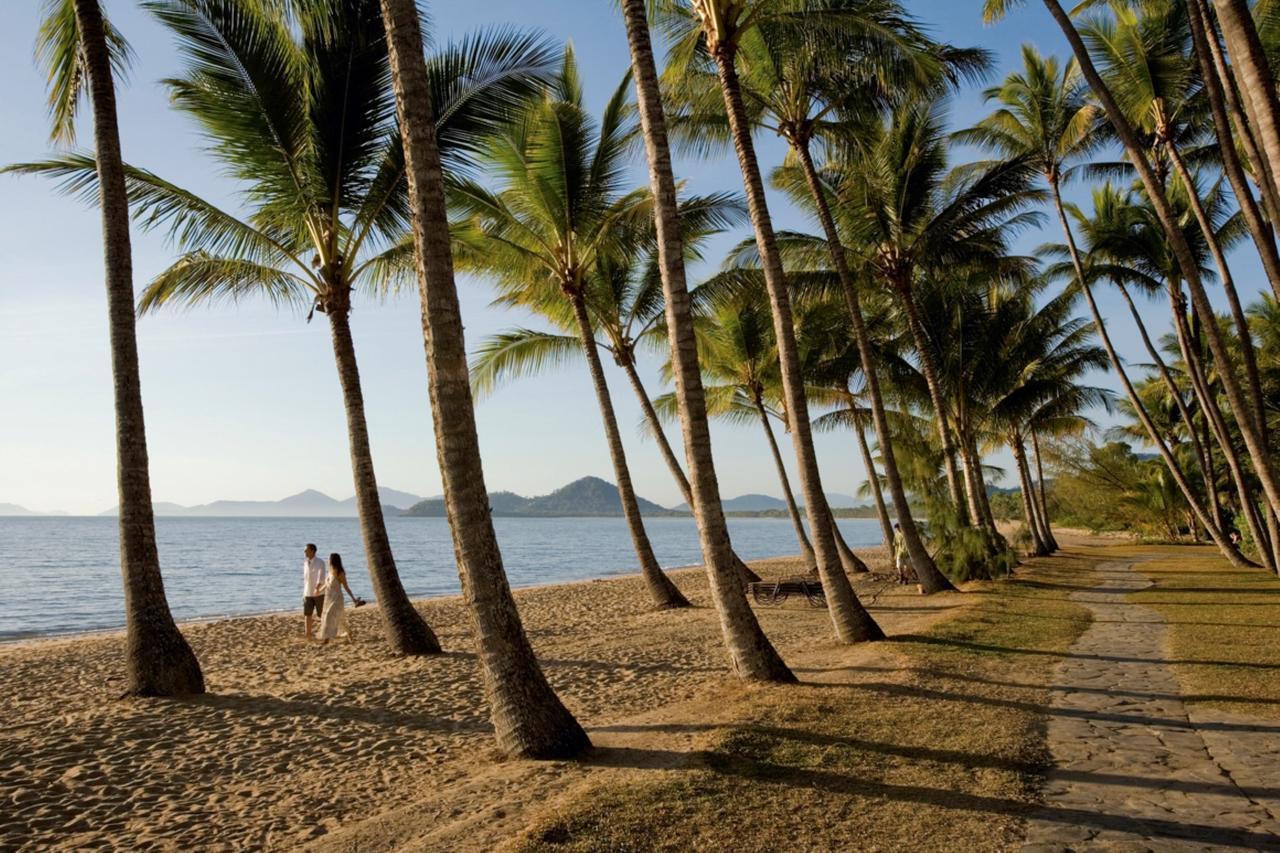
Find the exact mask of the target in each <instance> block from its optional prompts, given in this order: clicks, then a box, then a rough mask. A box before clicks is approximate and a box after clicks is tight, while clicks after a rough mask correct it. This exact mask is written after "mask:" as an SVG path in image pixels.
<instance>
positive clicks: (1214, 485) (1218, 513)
mask: <svg viewBox="0 0 1280 853" xmlns="http://www.w3.org/2000/svg"><path fill="white" fill-rule="evenodd" d="M1209 430H1210V427H1209V419H1208V418H1201V430H1200V442H1199V444H1200V447H1201V449H1202V452H1204V463H1203V465H1202V466H1201V469H1202V471H1203V472H1204V479H1205V491H1207V492H1208V493H1209V514H1210V516H1212V517H1213V523H1214V524H1216V525H1218V527H1220V528H1222V527H1224V524H1223V519H1222V501H1221V499H1220V498H1219V496H1218V467H1217V466H1216V465H1214V464H1213V453H1211V452H1208V451H1205V450H1204V449H1205V448H1207V447H1209V442H1210V441H1211V440H1212V436H1211V435H1210V434H1209Z"/></svg>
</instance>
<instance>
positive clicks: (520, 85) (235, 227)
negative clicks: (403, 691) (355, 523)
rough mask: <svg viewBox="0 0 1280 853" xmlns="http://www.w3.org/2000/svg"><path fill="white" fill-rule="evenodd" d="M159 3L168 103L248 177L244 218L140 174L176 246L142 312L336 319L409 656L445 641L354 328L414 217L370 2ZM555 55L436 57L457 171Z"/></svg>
mask: <svg viewBox="0 0 1280 853" xmlns="http://www.w3.org/2000/svg"><path fill="white" fill-rule="evenodd" d="M151 8H152V9H153V10H154V11H155V13H156V14H157V16H158V17H159V18H160V19H161V21H163V22H164V23H165V24H166V25H167V26H168V27H169V28H170V29H171V30H172V31H173V33H174V34H175V36H176V37H177V39H178V43H179V47H180V49H181V50H182V52H183V53H184V55H185V56H186V57H187V59H188V63H189V66H188V71H187V73H186V75H185V76H184V77H182V78H179V79H175V80H170V81H169V82H168V86H169V89H170V91H171V93H172V96H173V101H174V103H175V105H176V106H177V107H178V108H179V109H181V110H183V111H184V112H186V113H187V114H188V115H190V116H191V117H192V118H194V119H195V120H196V122H197V123H198V124H199V125H200V127H201V128H202V129H203V130H204V132H205V135H206V137H207V138H208V139H209V141H210V143H211V149H212V152H213V154H214V156H215V157H216V158H217V159H219V160H220V161H221V162H222V163H223V164H225V166H226V167H227V169H228V171H229V173H230V174H231V175H233V176H234V177H236V178H239V179H240V181H241V182H242V186H243V187H244V189H243V194H242V198H243V200H244V202H245V203H246V205H247V206H248V208H249V210H250V213H249V215H248V216H247V217H244V218H238V217H236V216H234V215H232V214H230V213H228V212H225V211H224V210H222V209H220V208H219V207H217V206H216V205H214V204H213V203H212V202H209V201H206V200H204V199H202V198H199V197H198V196H196V195H195V194H193V193H191V192H188V191H186V190H184V189H182V188H180V187H178V186H176V185H174V184H173V183H171V182H169V181H166V180H164V179H163V178H160V177H159V176H156V175H154V174H152V173H150V172H147V171H144V170H142V169H136V168H135V169H130V170H129V172H128V184H129V190H130V194H131V197H132V198H133V201H134V214H135V218H136V219H137V220H138V221H139V222H140V223H141V224H142V225H143V227H144V228H148V229H168V233H169V235H170V236H171V237H172V238H173V239H175V241H176V242H177V243H178V245H179V246H180V248H181V249H182V252H183V253H182V255H181V256H180V257H179V258H178V260H177V261H175V262H174V263H173V264H172V265H171V266H170V267H169V268H168V269H166V270H165V271H164V272H162V273H160V274H159V275H158V276H157V277H156V278H155V279H154V280H153V281H152V282H151V283H150V284H149V285H148V286H147V288H146V290H145V291H144V292H143V294H142V297H141V299H140V300H139V309H140V310H141V311H143V312H147V311H154V310H158V309H160V308H165V307H169V306H175V305H181V306H188V305H196V304H211V303H217V302H219V301H225V300H238V299H242V298H249V297H254V296H259V297H265V298H266V299H268V300H270V301H271V302H273V303H276V304H283V305H290V306H294V307H297V308H303V309H305V308H307V307H310V308H311V309H312V310H313V311H318V312H320V313H322V314H324V315H325V316H326V317H327V318H328V321H329V329H330V336H331V338H332V343H333V352H334V358H335V361H336V363H337V367H338V378H339V381H340V384H341V388H342V394H343V401H344V404H345V409H346V416H347V431H348V437H349V440H350V453H351V467H352V475H353V479H354V483H355V492H356V506H357V509H358V512H359V515H360V528H361V533H362V536H363V539H364V546H365V554H366V557H367V559H368V562H369V572H370V575H371V577H372V579H373V584H374V589H375V590H376V593H377V598H378V603H379V607H380V610H381V612H382V614H383V619H384V623H385V626H386V632H387V637H388V639H389V641H390V643H391V646H392V648H393V649H394V650H395V651H396V652H397V653H399V654H430V653H436V652H439V651H440V644H439V642H438V640H437V639H436V637H435V635H434V633H433V632H432V631H431V629H430V627H428V625H427V624H426V622H425V621H423V619H422V617H421V616H420V615H419V614H418V612H417V611H416V610H415V609H414V608H413V605H412V603H411V602H410V601H409V597H408V595H407V594H406V593H405V590H404V586H403V584H402V583H401V581H400V577H399V574H398V572H397V570H396V564H395V558H394V556H393V554H392V551H391V543H390V540H389V538H388V535H387V528H386V522H385V520H384V518H383V510H382V504H381V500H380V498H379V495H378V484H377V478H376V475H375V472H374V466H373V456H372V451H371V448H370V443H369V433H368V426H367V423H366V420H365V412H364V399H363V393H362V390H361V382H360V372H359V367H358V364H357V361H356V353H355V344H354V341H353V339H352V335H351V328H350V323H349V315H350V312H351V307H352V301H353V296H354V294H355V293H356V292H357V291H359V290H361V289H364V290H370V289H372V288H373V287H375V286H376V285H377V284H379V283H380V281H379V279H378V277H377V276H378V274H379V273H380V271H381V270H382V269H383V268H384V267H385V266H386V265H387V262H388V256H395V254H396V253H397V252H398V251H399V250H398V247H397V246H396V243H397V242H398V240H399V238H400V237H401V236H402V235H403V233H404V229H405V227H406V225H407V221H406V210H405V204H406V199H405V181H404V155H403V150H402V148H401V143H400V134H399V130H398V128H397V127H396V124H395V104H394V99H393V96H392V93H391V91H390V89H389V88H388V87H387V85H386V80H387V73H388V65H387V48H386V43H385V40H384V36H383V29H382V22H381V20H380V18H379V15H378V9H377V5H376V3H374V2H372V0H362V2H357V3H343V2H339V0H324V2H323V3H312V2H310V0H308V3H306V4H305V5H304V6H301V7H299V10H298V11H299V12H301V11H302V9H303V8H305V10H306V14H299V16H298V19H299V20H298V23H297V25H296V26H293V25H291V24H290V22H289V21H287V20H285V19H284V18H282V17H280V16H278V15H273V14H272V13H271V12H270V11H268V10H267V9H266V8H265V7H263V6H261V5H260V4H258V3H254V2H249V0H168V1H167V2H164V3H153V4H152V7H151ZM551 56H552V54H551V53H550V52H549V51H548V50H547V48H546V46H545V45H544V44H543V43H542V42H541V40H540V39H538V38H536V37H532V36H525V35H518V34H513V33H507V32H501V31H499V32H493V33H488V34H481V35H479V36H475V37H471V38H468V39H466V40H464V41H462V42H460V43H458V44H456V45H453V46H450V47H446V48H444V49H443V50H441V51H440V52H439V53H438V54H437V55H436V56H434V57H433V59H432V61H431V63H430V68H429V73H430V74H431V79H430V82H431V86H432V91H433V93H435V94H436V97H437V100H438V102H439V103H441V105H442V106H443V107H444V109H443V110H442V112H441V115H442V116H443V120H442V121H441V123H440V127H439V134H440V137H441V139H442V146H443V150H444V152H445V154H446V156H447V157H448V158H449V159H450V161H451V165H454V166H455V167H458V166H461V165H462V162H463V160H464V158H465V156H466V154H467V152H468V146H470V145H472V144H473V143H472V138H473V137H474V136H475V135H476V134H479V133H482V132H483V131H484V130H485V128H486V127H487V126H488V125H490V124H491V123H492V122H493V121H494V119H495V118H496V117H497V116H498V115H500V114H501V113H502V112H503V110H505V109H506V108H508V107H509V106H510V105H511V103H512V102H514V101H517V100H519V99H520V98H523V97H526V96H528V95H530V94H532V93H533V92H535V91H537V89H538V87H539V86H540V85H541V84H542V82H543V81H544V79H545V77H546V76H547V73H548V69H549V67H550V59H551ZM338 57H340V58H341V61H338V59H337V58H338ZM32 168H33V169H38V170H40V171H43V172H46V173H51V174H54V175H59V176H62V177H63V178H64V180H65V182H66V186H67V187H68V188H70V189H84V190H91V189H92V186H91V185H90V184H89V180H90V178H91V174H92V173H91V171H90V170H91V168H92V164H91V162H90V161H88V160H87V158H83V157H81V158H75V157H72V158H63V159H62V160H59V161H51V162H48V163H44V164H36V165H35V166H33V167H32Z"/></svg>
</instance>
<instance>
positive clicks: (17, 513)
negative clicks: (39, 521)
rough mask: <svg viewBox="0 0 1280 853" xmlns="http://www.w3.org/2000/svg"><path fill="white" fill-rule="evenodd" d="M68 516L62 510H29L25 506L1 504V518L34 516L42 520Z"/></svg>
mask: <svg viewBox="0 0 1280 853" xmlns="http://www.w3.org/2000/svg"><path fill="white" fill-rule="evenodd" d="M68 514H69V513H65V512H62V511H61V510H56V509H51V510H37V509H27V508H26V507H25V506H20V505H18V504H11V503H3V502H0V518H14V517H27V516H34V517H37V518H40V517H48V516H51V515H68Z"/></svg>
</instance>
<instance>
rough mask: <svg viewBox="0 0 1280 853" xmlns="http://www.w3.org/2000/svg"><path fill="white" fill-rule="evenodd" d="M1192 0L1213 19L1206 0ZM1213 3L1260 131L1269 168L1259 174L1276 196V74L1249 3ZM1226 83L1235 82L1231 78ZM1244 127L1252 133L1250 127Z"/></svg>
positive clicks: (1279, 131) (1279, 162)
mask: <svg viewBox="0 0 1280 853" xmlns="http://www.w3.org/2000/svg"><path fill="white" fill-rule="evenodd" d="M1189 2H1193V3H1194V4H1195V6H1196V7H1197V10H1198V11H1200V10H1203V11H1200V20H1202V21H1207V22H1211V17H1210V15H1209V13H1208V9H1207V8H1206V6H1204V5H1201V4H1202V3H1203V2H1205V0H1189ZM1213 5H1214V8H1215V9H1216V10H1217V13H1218V14H1217V18H1218V24H1219V26H1220V27H1221V28H1222V35H1223V38H1224V41H1225V42H1226V45H1227V49H1228V50H1229V51H1230V52H1231V71H1232V73H1233V74H1234V75H1235V78H1236V82H1237V83H1238V85H1239V88H1240V95H1241V100H1242V102H1243V104H1244V112H1245V114H1246V115H1247V116H1248V125H1249V126H1250V127H1252V128H1253V131H1254V133H1256V134H1257V138H1258V141H1259V143H1260V147H1261V149H1262V151H1263V152H1264V153H1265V158H1266V165H1267V166H1268V167H1269V168H1268V169H1267V170H1265V171H1264V174H1262V175H1259V176H1258V177H1259V179H1260V180H1264V181H1267V182H1269V183H1270V184H1271V192H1272V193H1273V195H1274V194H1276V187H1275V181H1276V180H1277V176H1280V100H1278V99H1277V97H1276V87H1275V79H1276V78H1275V74H1274V72H1273V71H1272V69H1271V67H1270V64H1269V63H1268V61H1267V56H1266V52H1265V50H1264V49H1263V44H1262V41H1261V39H1260V38H1259V35H1258V28H1257V26H1256V23H1255V21H1254V19H1253V15H1252V13H1251V11H1250V8H1249V4H1248V2H1246V0H1213ZM1206 29H1209V28H1206ZM1208 34H1209V35H1210V36H1212V37H1213V38H1216V35H1213V34H1212V33H1208ZM1224 83H1225V84H1226V85H1228V86H1229V85H1231V81H1230V80H1229V79H1228V80H1225V81H1224ZM1240 130H1241V132H1242V133H1247V132H1248V128H1241V129H1240Z"/></svg>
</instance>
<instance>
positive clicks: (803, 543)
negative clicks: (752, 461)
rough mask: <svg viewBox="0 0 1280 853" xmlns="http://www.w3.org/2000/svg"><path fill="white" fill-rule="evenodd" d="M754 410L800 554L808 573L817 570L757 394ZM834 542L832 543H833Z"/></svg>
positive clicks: (767, 419)
mask: <svg viewBox="0 0 1280 853" xmlns="http://www.w3.org/2000/svg"><path fill="white" fill-rule="evenodd" d="M754 402H755V406H756V412H757V413H759V415H760V426H761V428H763V429H764V437H765V438H766V439H767V440H768V441H769V452H770V453H771V454H772V455H773V464H774V468H775V469H776V470H777V472H778V483H779V485H780V486H781V487H782V499H783V500H784V501H785V502H786V504H787V515H789V516H790V517H791V526H792V527H793V528H794V529H795V532H796V540H797V541H798V542H799V543H800V555H801V556H802V557H804V564H805V565H806V566H807V567H808V568H809V571H810V573H813V572H817V571H818V561H817V560H816V559H814V554H813V545H812V544H810V542H809V537H808V535H807V534H806V533H805V532H804V522H803V521H801V520H800V507H798V506H796V498H795V494H794V493H793V492H792V491H791V480H790V478H788V477H787V466H786V464H785V463H784V462H783V461H782V451H781V450H779V449H778V440H777V439H776V438H774V435H773V427H772V426H770V425H769V412H768V410H766V409H765V407H764V401H763V400H761V399H760V396H759V395H756V397H755V400H754ZM833 544H834V543H833Z"/></svg>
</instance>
